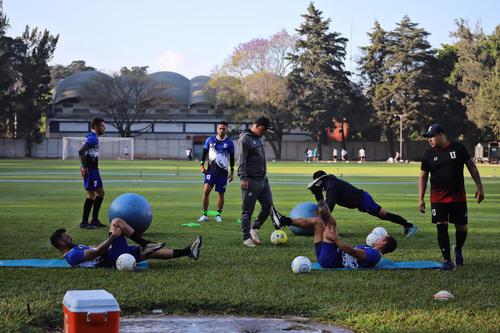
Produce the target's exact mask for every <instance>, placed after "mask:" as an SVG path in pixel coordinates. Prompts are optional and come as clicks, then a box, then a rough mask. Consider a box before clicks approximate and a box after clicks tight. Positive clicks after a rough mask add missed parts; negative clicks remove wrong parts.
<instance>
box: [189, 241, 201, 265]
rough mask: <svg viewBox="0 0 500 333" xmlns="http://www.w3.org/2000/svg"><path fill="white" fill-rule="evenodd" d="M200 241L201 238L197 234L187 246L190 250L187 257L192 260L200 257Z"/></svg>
mask: <svg viewBox="0 0 500 333" xmlns="http://www.w3.org/2000/svg"><path fill="white" fill-rule="evenodd" d="M201 242H202V238H201V236H198V237H196V239H195V240H194V241H193V242H192V243H191V245H190V246H189V249H190V250H191V252H190V253H189V258H193V259H194V260H198V258H199V257H200V250H201Z"/></svg>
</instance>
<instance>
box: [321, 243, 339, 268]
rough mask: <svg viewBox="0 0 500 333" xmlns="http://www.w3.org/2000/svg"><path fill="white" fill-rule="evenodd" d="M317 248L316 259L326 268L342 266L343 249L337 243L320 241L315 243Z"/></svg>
mask: <svg viewBox="0 0 500 333" xmlns="http://www.w3.org/2000/svg"><path fill="white" fill-rule="evenodd" d="M314 247H315V249H316V260H318V263H319V264H320V265H321V267H324V268H335V267H343V266H342V251H340V249H339V248H338V246H337V245H336V244H333V243H325V242H319V243H316V244H315V245H314Z"/></svg>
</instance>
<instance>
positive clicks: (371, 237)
mask: <svg viewBox="0 0 500 333" xmlns="http://www.w3.org/2000/svg"><path fill="white" fill-rule="evenodd" d="M379 238H380V235H377V234H374V233H373V232H372V233H371V234H369V235H368V236H366V245H368V246H373V244H375V242H376V241H377V240H378V239H379Z"/></svg>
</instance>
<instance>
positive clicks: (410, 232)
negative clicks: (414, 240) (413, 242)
mask: <svg viewBox="0 0 500 333" xmlns="http://www.w3.org/2000/svg"><path fill="white" fill-rule="evenodd" d="M417 231H418V227H417V226H416V225H414V224H412V225H411V227H408V228H405V237H406V238H411V237H413V236H415V235H416V234H417Z"/></svg>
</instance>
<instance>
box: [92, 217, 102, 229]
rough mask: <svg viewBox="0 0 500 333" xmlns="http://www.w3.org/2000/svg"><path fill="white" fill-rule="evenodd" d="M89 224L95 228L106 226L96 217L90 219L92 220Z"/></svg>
mask: <svg viewBox="0 0 500 333" xmlns="http://www.w3.org/2000/svg"><path fill="white" fill-rule="evenodd" d="M90 224H91V225H93V226H94V227H96V228H105V227H106V226H105V225H104V224H102V223H101V221H99V220H98V219H92V221H91V222H90Z"/></svg>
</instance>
